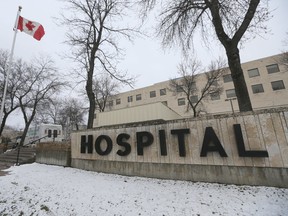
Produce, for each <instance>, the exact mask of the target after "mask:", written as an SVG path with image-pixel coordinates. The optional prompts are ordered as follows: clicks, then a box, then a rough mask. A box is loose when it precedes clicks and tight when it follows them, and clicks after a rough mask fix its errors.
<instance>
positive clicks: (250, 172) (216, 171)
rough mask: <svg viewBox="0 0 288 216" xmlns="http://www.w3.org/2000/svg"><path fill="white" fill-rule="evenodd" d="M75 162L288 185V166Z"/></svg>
mask: <svg viewBox="0 0 288 216" xmlns="http://www.w3.org/2000/svg"><path fill="white" fill-rule="evenodd" d="M71 165H72V167H77V168H79V169H84V170H90V171H97V172H104V173H114V174H120V175H127V176H142V177H151V178H159V179H174V180H187V181H194V182H198V181H199V182H214V183H223V184H238V185H239V184H240V185H243V184H245V185H258V186H259V185H261V186H273V187H286V188H288V169H287V168H263V167H243V166H227V165H222V166H215V165H191V164H167V163H166V164H159V163H139V162H138V163H136V162H119V161H103V160H97V161H95V160H88V161H87V160H79V159H73V160H72V164H71Z"/></svg>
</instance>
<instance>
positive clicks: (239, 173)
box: [71, 108, 288, 187]
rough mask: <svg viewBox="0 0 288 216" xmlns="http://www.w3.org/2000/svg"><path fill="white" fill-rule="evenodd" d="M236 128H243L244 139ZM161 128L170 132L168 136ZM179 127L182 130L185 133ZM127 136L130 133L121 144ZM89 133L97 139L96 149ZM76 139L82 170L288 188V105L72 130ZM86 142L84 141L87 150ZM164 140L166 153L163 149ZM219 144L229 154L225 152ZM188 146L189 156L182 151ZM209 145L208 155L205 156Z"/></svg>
mask: <svg viewBox="0 0 288 216" xmlns="http://www.w3.org/2000/svg"><path fill="white" fill-rule="evenodd" d="M235 125H236V127H235ZM207 128H209V129H207ZM235 128H238V129H239V128H241V131H240V132H241V133H240V134H241V136H240V138H241V139H240V138H239V134H238V136H237V135H236V132H235V131H236V130H235ZM159 131H164V134H165V136H163V134H162V135H160V133H159ZM175 131H176V132H177V131H182V132H181V133H182V135H179V134H175ZM183 131H184V132H183ZM207 131H208V132H209V131H210V132H209V133H208V132H207ZM211 131H212V132H211ZM142 132H145V133H149V134H151V136H153V139H152V138H151V137H150V141H151V140H152V143H150V144H148V143H145V142H146V141H147V137H141V138H139V137H140V135H139V134H141V133H142ZM238 132H239V130H238ZM177 133H178V132H177ZM121 134H127V135H129V137H128V138H126V139H122V140H121V141H120V144H119V136H120V135H121ZM89 137H90V138H91V137H92V141H91V143H90V144H91V146H90V147H91V149H92V150H91V149H90V150H91V152H89V149H88V146H89V145H88V140H89ZM211 137H212V138H211ZM104 138H105V139H104ZM142 138H143V139H142ZM81 139H82V140H81ZM71 140H72V141H71V155H72V167H76V168H81V169H87V170H95V171H100V172H107V173H117V174H123V175H135V176H138V175H139V176H146V177H157V178H168V179H182V180H191V181H205V182H219V183H233V184H248V185H268V186H277V187H288V185H287V182H288V171H287V170H288V141H287V140H288V109H287V108H284V109H277V110H265V111H257V112H248V113H240V114H237V115H235V116H232V115H222V116H217V117H215V116H214V117H205V118H198V119H182V120H175V121H167V122H166V123H163V122H145V123H137V124H136V123H135V124H132V125H118V126H111V127H103V128H95V129H93V130H86V131H79V132H75V133H72V135H71ZM83 140H84V141H83ZM107 140H108V141H107ZM205 140H206V141H205ZM207 140H208V141H207ZM241 140H242V141H241ZM81 142H82V144H83V143H84V145H83V146H84V148H82V150H83V149H84V152H82V153H81ZM109 142H110V144H109ZM121 142H122V144H121ZM123 142H126V143H128V145H129V146H130V147H131V151H130V152H129V153H128V154H126V155H124V156H121V155H119V151H120V152H123V151H125V150H127V149H126V147H124V146H123ZM139 143H140V144H139ZM163 143H164V144H165V146H166V148H167V154H166V155H165V154H164V153H163V152H162V151H161V145H162V146H163ZM180 143H181V145H180ZM205 143H206V144H205ZM217 143H218V144H217ZM239 143H240V144H241V143H242V144H243V146H242V147H243V148H242V151H243V149H244V153H245V154H241V152H240V150H239ZM219 144H220V145H219ZM109 145H110V147H109ZM205 145H206V147H205V148H204V147H203V146H205ZM217 145H218V147H217V148H216V151H213V149H214V150H215V146H217ZM83 146H82V147H83ZM139 146H140V147H141V148H142V150H143V151H142V154H141V151H139V148H140V147H139ZM211 146H212V147H211ZM219 146H221V147H222V148H223V149H224V151H225V153H226V156H223V155H221V153H220V151H219ZM141 148H140V150H141ZM181 148H182V150H181ZM183 148H184V149H185V150H184V153H185V154H184V155H183V154H182V155H181V151H182V153H183ZM203 149H204V150H206V154H202V153H203ZM162 150H163V149H162ZM139 152H140V153H139ZM255 152H256V153H255ZM260 152H261V153H260ZM263 152H264V154H263ZM99 153H100V154H99ZM204 153H205V152H204ZM258 153H260V154H258ZM265 154H267V156H268V157H267V156H265ZM263 155H264V156H263Z"/></svg>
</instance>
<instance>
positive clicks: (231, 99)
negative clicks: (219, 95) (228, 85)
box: [225, 98, 237, 115]
mask: <svg viewBox="0 0 288 216" xmlns="http://www.w3.org/2000/svg"><path fill="white" fill-rule="evenodd" d="M236 99H237V98H227V99H225V101H230V105H231V109H232V113H233V115H234V114H235V113H234V108H233V103H232V101H233V100H236Z"/></svg>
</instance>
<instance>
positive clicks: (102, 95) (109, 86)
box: [93, 75, 120, 112]
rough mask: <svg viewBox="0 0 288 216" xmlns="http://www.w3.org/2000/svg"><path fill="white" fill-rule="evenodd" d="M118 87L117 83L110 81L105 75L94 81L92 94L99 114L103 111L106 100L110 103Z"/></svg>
mask: <svg viewBox="0 0 288 216" xmlns="http://www.w3.org/2000/svg"><path fill="white" fill-rule="evenodd" d="M119 87H120V83H119V81H116V80H111V79H110V78H109V76H107V75H100V76H98V77H97V78H95V79H94V82H93V92H94V95H95V100H96V109H97V110H98V111H99V112H104V111H105V109H106V107H107V103H108V100H109V101H111V100H112V99H113V95H115V94H117V93H118V90H119ZM108 105H109V104H108Z"/></svg>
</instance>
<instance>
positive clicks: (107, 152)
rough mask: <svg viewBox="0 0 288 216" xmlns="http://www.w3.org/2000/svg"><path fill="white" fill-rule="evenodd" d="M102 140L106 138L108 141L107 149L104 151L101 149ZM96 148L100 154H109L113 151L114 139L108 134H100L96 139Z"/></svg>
mask: <svg viewBox="0 0 288 216" xmlns="http://www.w3.org/2000/svg"><path fill="white" fill-rule="evenodd" d="M102 140H105V141H106V143H107V147H106V149H105V150H104V151H103V150H102V149H101V142H102ZM95 150H96V152H97V153H98V154H99V155H108V154H109V153H110V152H111V151H112V140H111V138H110V137H109V136H106V135H100V136H98V137H97V139H96V141H95Z"/></svg>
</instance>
